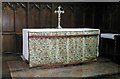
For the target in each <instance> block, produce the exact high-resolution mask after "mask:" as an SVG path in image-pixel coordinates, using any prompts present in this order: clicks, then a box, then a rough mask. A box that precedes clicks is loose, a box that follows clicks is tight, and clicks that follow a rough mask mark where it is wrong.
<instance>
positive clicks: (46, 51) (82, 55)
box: [29, 30, 99, 67]
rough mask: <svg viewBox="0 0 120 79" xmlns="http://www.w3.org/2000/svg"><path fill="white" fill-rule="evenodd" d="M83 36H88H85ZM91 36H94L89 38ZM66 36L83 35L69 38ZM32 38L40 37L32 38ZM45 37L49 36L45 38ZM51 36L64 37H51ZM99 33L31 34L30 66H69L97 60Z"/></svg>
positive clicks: (62, 32) (61, 32)
mask: <svg viewBox="0 0 120 79" xmlns="http://www.w3.org/2000/svg"><path fill="white" fill-rule="evenodd" d="M83 34H88V36H87V35H86V36H84V35H83ZM89 34H93V35H92V36H89ZM66 35H83V36H67V37H66ZM32 36H36V37H37V36H38V37H37V38H36V37H32ZM43 36H48V37H47V38H44V37H43ZM49 36H63V37H59V38H58V37H54V38H52V37H50V38H49ZM98 42H99V30H98V31H96V30H95V31H75V32H73V31H70V32H65V31H60V32H29V66H30V67H33V66H38V65H46V64H69V63H74V62H84V61H86V60H93V59H96V58H97V54H98V45H99V43H98Z"/></svg>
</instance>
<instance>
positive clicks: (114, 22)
mask: <svg viewBox="0 0 120 79" xmlns="http://www.w3.org/2000/svg"><path fill="white" fill-rule="evenodd" d="M59 5H60V6H62V10H64V11H65V13H64V14H62V15H61V26H62V27H63V28H99V29H101V32H119V30H120V27H119V25H120V22H119V21H120V20H119V19H120V6H119V3H94V2H91V3H87V2H71V3H70V2H69V3H68V2H63V3H62V2H58V3H57V2H3V3H2V14H3V15H2V16H3V18H2V20H3V21H2V24H3V25H2V30H3V34H2V35H3V51H2V52H3V53H22V29H23V28H56V27H57V14H55V13H54V11H55V10H57V7H58V6H59Z"/></svg>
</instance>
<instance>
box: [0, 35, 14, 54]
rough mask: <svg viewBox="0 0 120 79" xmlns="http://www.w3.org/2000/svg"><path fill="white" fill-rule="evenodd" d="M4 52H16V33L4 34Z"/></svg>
mask: <svg viewBox="0 0 120 79" xmlns="http://www.w3.org/2000/svg"><path fill="white" fill-rule="evenodd" d="M2 41H3V45H2V46H3V47H2V52H3V53H15V52H16V36H15V35H14V34H4V35H3V40H2Z"/></svg>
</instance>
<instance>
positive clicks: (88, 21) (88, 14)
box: [85, 6, 94, 27]
mask: <svg viewBox="0 0 120 79" xmlns="http://www.w3.org/2000/svg"><path fill="white" fill-rule="evenodd" d="M87 7H88V9H87V10H86V11H85V27H94V26H93V22H94V20H93V18H94V17H93V16H94V13H93V7H92V6H87Z"/></svg>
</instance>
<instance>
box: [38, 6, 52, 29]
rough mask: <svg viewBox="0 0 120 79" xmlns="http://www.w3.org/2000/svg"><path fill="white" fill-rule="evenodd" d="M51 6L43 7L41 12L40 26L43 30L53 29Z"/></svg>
mask: <svg viewBox="0 0 120 79" xmlns="http://www.w3.org/2000/svg"><path fill="white" fill-rule="evenodd" d="M50 6H51V5H43V7H42V9H41V11H40V26H41V27H42V28H50V27H52V20H51V18H52V16H51V15H52V10H51V7H50Z"/></svg>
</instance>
